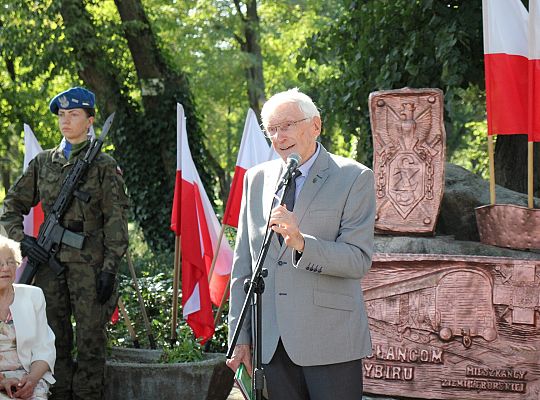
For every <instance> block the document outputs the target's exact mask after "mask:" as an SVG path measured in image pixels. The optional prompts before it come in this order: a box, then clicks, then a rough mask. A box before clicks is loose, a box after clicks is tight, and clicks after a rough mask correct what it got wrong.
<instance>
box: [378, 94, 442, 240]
mask: <svg viewBox="0 0 540 400" xmlns="http://www.w3.org/2000/svg"><path fill="white" fill-rule="evenodd" d="M443 101H444V99H443V94H442V91H441V90H439V89H409V88H404V89H400V90H387V91H380V92H374V93H371V94H370V96H369V107H370V108H369V111H370V119H371V128H372V132H373V152H374V155H373V170H374V172H375V176H376V196H377V214H376V223H375V228H376V231H377V232H378V233H401V232H407V233H418V234H431V233H433V231H434V229H435V223H436V221H437V217H438V215H439V208H440V204H441V200H442V195H443V191H444V162H445V149H446V144H445V143H446V134H445V130H444V124H443Z"/></svg>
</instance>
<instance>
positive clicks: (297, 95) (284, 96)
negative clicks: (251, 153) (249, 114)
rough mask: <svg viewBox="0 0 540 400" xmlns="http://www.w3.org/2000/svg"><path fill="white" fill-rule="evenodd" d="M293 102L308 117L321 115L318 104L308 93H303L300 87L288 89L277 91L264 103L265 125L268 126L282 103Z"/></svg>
mask: <svg viewBox="0 0 540 400" xmlns="http://www.w3.org/2000/svg"><path fill="white" fill-rule="evenodd" d="M285 103H293V104H297V105H298V107H299V108H300V110H301V111H302V112H303V113H304V116H305V117H306V118H312V117H320V116H321V115H320V113H319V110H318V109H317V106H315V104H314V103H313V100H311V97H309V96H308V95H307V94H304V93H302V92H301V91H300V90H298V88H293V89H289V90H286V91H284V92H280V93H276V94H275V95H273V96H272V97H270V98H269V99H268V101H267V102H266V103H264V105H263V108H262V110H261V119H262V123H263V125H264V126H268V122H269V119H270V117H271V116H272V114H273V113H274V111H275V109H276V108H277V107H279V106H280V105H282V104H285Z"/></svg>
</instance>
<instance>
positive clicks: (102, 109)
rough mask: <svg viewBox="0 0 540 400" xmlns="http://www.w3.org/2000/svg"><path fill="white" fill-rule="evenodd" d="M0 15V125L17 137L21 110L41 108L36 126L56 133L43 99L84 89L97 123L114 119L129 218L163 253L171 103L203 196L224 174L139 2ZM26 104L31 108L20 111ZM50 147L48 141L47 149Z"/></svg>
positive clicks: (9, 9) (65, 5)
mask: <svg viewBox="0 0 540 400" xmlns="http://www.w3.org/2000/svg"><path fill="white" fill-rule="evenodd" d="M3 11H4V12H3V14H2V16H1V17H0V18H2V19H1V20H0V21H1V26H2V36H1V40H2V45H3V46H2V56H3V60H4V63H5V69H2V72H1V73H2V74H3V75H4V76H5V75H6V73H7V74H8V75H10V77H11V78H12V79H11V82H10V83H6V84H4V82H2V83H3V85H2V91H3V92H6V93H8V94H9V93H13V96H11V97H8V96H6V97H3V101H6V102H7V103H8V105H9V107H7V108H8V110H11V109H12V110H13V112H12V113H11V114H9V115H8V114H4V113H2V120H1V122H0V123H2V125H9V124H12V125H13V126H15V127H17V128H14V129H13V132H20V127H21V125H22V122H26V121H25V120H26V119H27V117H26V116H25V115H23V114H22V111H19V110H20V109H24V110H25V111H24V112H25V113H31V111H32V109H34V110H36V109H39V110H41V115H40V116H39V117H45V115H46V117H45V118H44V119H45V120H46V123H48V126H49V128H48V129H50V132H54V131H55V129H54V125H55V122H54V119H53V118H52V117H53V116H52V115H50V113H49V114H47V113H48V111H47V102H48V100H49V99H50V98H51V97H52V95H53V94H54V93H56V92H58V91H60V90H63V89H65V88H66V87H69V86H74V85H80V84H84V85H85V86H87V87H89V88H90V89H91V90H93V91H94V92H95V93H96V95H97V101H98V116H99V117H98V121H103V120H104V118H105V117H106V116H107V115H108V114H109V113H111V112H113V111H116V112H117V114H116V121H115V122H116V123H115V126H114V127H113V130H112V131H111V134H110V138H111V139H112V142H113V146H112V147H111V148H110V150H111V151H113V153H114V156H115V157H116V158H117V160H118V161H119V162H120V165H121V166H122V168H123V170H124V172H125V173H124V177H125V180H126V183H127V185H128V189H129V192H130V195H131V198H132V202H133V206H134V207H133V210H134V216H135V218H136V219H137V221H138V222H139V224H140V225H141V227H142V228H143V230H144V231H145V237H146V239H147V240H148V241H149V242H150V243H151V244H152V246H153V247H155V248H157V247H160V246H161V247H162V246H169V247H170V246H171V243H172V234H171V233H170V232H169V231H168V229H167V226H168V221H169V218H170V205H171V203H172V189H173V184H174V175H175V169H176V157H175V154H176V149H175V147H176V146H175V145H176V102H181V103H182V104H183V105H184V108H185V110H186V115H187V124H188V131H189V132H190V144H191V149H192V154H193V158H194V160H195V162H196V163H197V164H198V166H199V168H198V169H199V173H200V174H201V177H202V179H203V181H205V183H206V185H207V186H209V187H211V186H212V185H213V184H214V182H213V180H212V178H211V177H212V176H219V175H220V174H222V171H221V168H220V167H219V165H218V164H217V163H216V162H215V161H214V160H213V157H212V156H211V154H210V153H209V152H208V150H207V149H206V147H205V144H204V141H203V140H204V135H203V134H202V131H201V130H200V128H199V118H198V116H197V114H196V111H195V106H194V103H193V100H192V94H191V91H190V87H189V84H188V81H187V76H186V75H185V74H184V73H183V72H182V71H181V70H180V69H176V68H175V67H173V66H171V65H170V64H169V63H167V58H166V57H164V56H163V55H162V53H161V47H160V46H159V43H158V42H157V41H156V38H155V36H154V33H153V31H152V27H151V26H150V24H149V22H148V20H147V19H146V16H145V12H144V8H143V6H142V3H141V2H140V1H139V0H117V1H116V3H113V2H112V1H91V0H88V1H78V0H77V1H73V0H62V1H47V2H32V1H26V0H6V2H4V9H3ZM6 71H7V72H6ZM153 84H156V86H155V87H152V85H153ZM25 99H26V100H27V102H28V103H31V104H32V106H33V107H24V106H25V104H21V108H19V104H20V103H21V102H22V101H24V100H25ZM17 112H19V114H17ZM28 119H29V120H30V121H29V122H30V123H31V122H32V121H33V120H35V119H30V118H28ZM36 119H39V118H36ZM51 121H52V122H51ZM98 125H99V122H98ZM19 135H20V134H19ZM12 136H13V135H12ZM50 136H51V137H54V136H55V135H53V134H51V135H50ZM38 139H40V137H39V136H38ZM58 140H59V137H58V135H57V134H56V137H55V138H54V139H53V143H52V144H54V143H56V142H57V141H58ZM40 141H41V140H40ZM42 145H43V146H44V147H49V145H51V143H43V142H42ZM19 165H20V164H19ZM19 171H20V170H19Z"/></svg>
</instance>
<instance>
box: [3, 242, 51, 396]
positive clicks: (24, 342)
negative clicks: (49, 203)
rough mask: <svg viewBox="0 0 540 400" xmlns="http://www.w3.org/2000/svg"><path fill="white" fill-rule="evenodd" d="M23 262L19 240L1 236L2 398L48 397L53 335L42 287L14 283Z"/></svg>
mask: <svg viewBox="0 0 540 400" xmlns="http://www.w3.org/2000/svg"><path fill="white" fill-rule="evenodd" d="M20 262H21V253H20V250H19V243H17V242H15V241H13V240H11V239H8V238H6V237H4V236H0V399H2V398H3V399H6V398H16V399H47V397H48V393H49V385H50V384H53V383H54V382H55V379H54V378H53V375H52V372H53V368H54V361H55V359H56V349H55V347H54V334H53V332H52V330H51V328H49V325H48V324H47V315H46V313H45V297H44V296H43V292H42V291H41V289H40V288H38V287H35V286H28V285H19V284H16V283H14V282H15V271H16V269H17V267H18V266H19V265H20ZM4 392H5V393H4ZM8 396H9V397H8Z"/></svg>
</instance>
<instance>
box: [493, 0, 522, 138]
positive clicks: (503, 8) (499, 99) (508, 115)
mask: <svg viewBox="0 0 540 400" xmlns="http://www.w3.org/2000/svg"><path fill="white" fill-rule="evenodd" d="M482 10H483V22H484V64H485V75H486V107H487V120H488V134H489V135H505V134H527V132H528V96H529V94H528V81H529V80H528V69H529V67H528V55H529V49H528V13H527V10H526V9H525V7H524V6H523V4H522V3H521V0H482Z"/></svg>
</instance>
